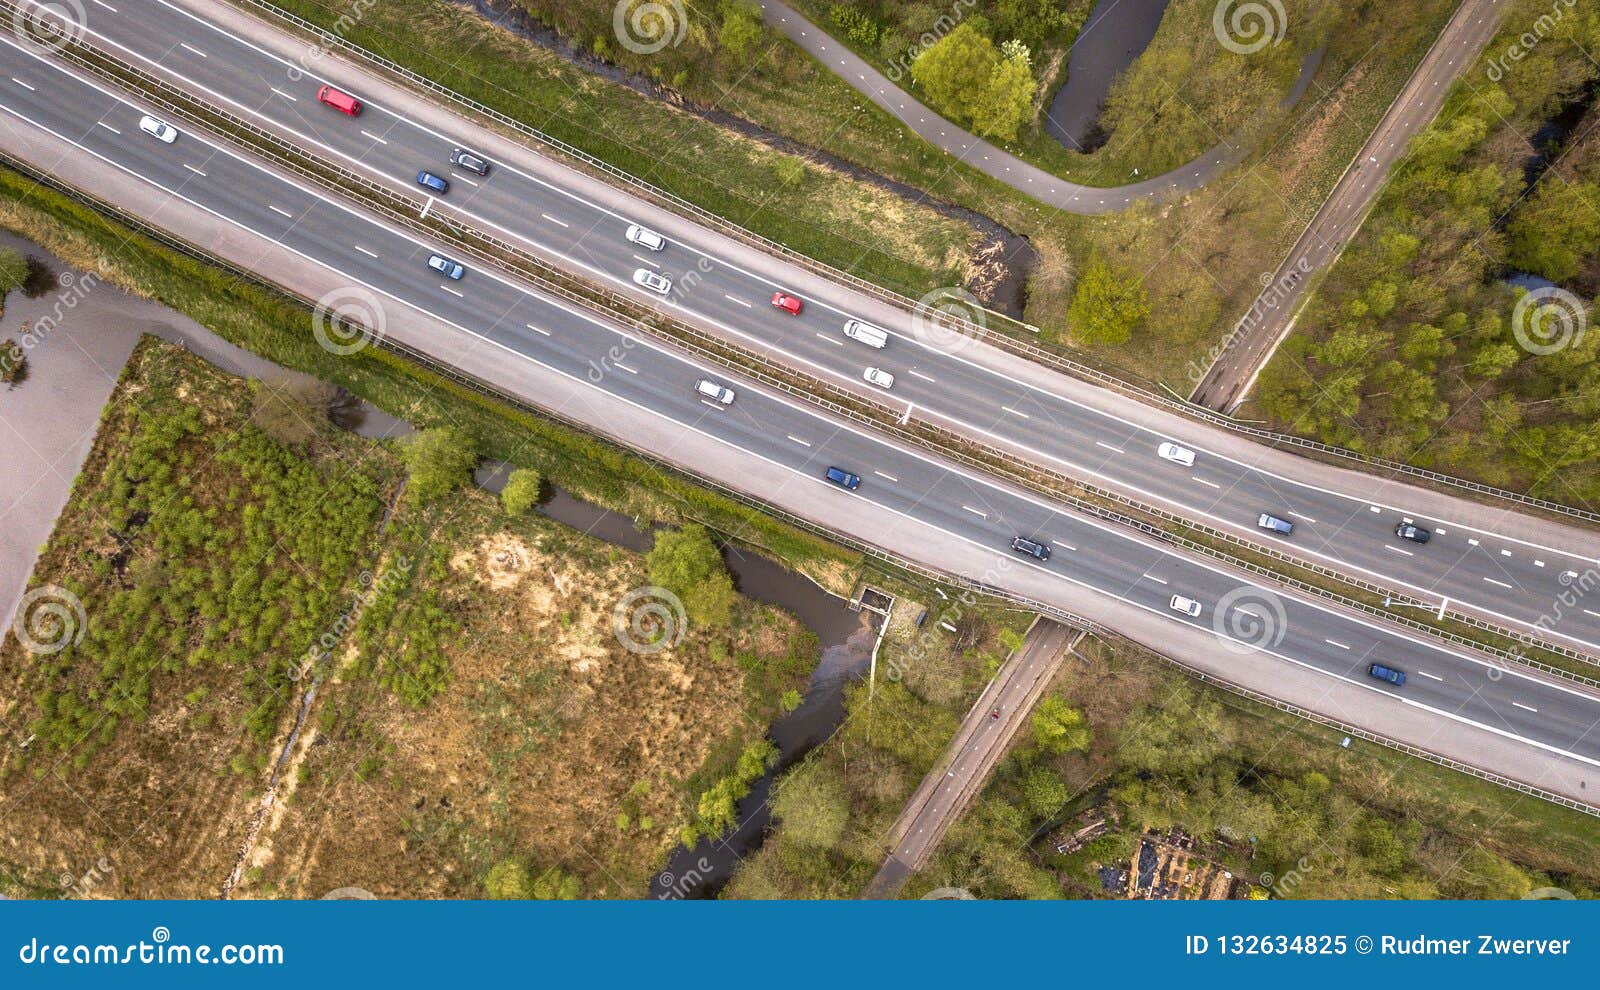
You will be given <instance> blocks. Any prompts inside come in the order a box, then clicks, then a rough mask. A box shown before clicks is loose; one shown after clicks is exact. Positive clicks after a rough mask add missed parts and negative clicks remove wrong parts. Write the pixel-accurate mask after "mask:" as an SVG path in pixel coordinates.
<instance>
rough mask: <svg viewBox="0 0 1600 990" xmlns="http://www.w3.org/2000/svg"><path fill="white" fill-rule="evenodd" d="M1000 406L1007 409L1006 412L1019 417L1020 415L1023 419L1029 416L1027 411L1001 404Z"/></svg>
mask: <svg viewBox="0 0 1600 990" xmlns="http://www.w3.org/2000/svg"><path fill="white" fill-rule="evenodd" d="M1000 408H1001V409H1003V410H1005V411H1006V412H1008V413H1010V414H1011V415H1013V416H1017V417H1019V418H1021V419H1027V418H1028V414H1027V413H1025V412H1019V411H1018V410H1016V409H1013V408H1011V407H1010V406H1001V407H1000Z"/></svg>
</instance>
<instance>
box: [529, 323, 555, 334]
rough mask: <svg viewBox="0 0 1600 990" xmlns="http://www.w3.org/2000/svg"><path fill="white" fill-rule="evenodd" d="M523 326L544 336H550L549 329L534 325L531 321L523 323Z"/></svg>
mask: <svg viewBox="0 0 1600 990" xmlns="http://www.w3.org/2000/svg"><path fill="white" fill-rule="evenodd" d="M523 326H525V327H527V328H528V329H529V330H532V331H533V332H534V333H542V334H544V335H545V336H546V337H548V336H550V331H548V330H546V329H544V328H542V327H536V326H534V325H533V324H532V323H524V324H523Z"/></svg>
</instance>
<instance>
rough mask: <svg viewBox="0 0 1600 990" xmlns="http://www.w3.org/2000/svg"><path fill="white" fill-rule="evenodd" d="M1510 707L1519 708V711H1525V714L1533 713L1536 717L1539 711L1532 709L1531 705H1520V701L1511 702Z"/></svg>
mask: <svg viewBox="0 0 1600 990" xmlns="http://www.w3.org/2000/svg"><path fill="white" fill-rule="evenodd" d="M1511 707H1512V708H1520V709H1522V710H1523V711H1525V712H1533V713H1534V714H1535V715H1537V714H1539V709H1537V708H1534V707H1533V706H1531V705H1524V704H1523V703H1522V702H1520V701H1513V702H1512V703H1511Z"/></svg>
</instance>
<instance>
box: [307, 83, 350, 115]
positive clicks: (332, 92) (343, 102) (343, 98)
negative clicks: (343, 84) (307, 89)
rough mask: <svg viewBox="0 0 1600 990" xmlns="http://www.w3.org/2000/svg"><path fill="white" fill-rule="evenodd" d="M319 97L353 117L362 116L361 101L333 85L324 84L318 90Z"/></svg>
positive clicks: (320, 99)
mask: <svg viewBox="0 0 1600 990" xmlns="http://www.w3.org/2000/svg"><path fill="white" fill-rule="evenodd" d="M317 99H318V100H319V101H321V102H323V103H326V104H327V105H328V106H330V107H333V108H334V109H335V110H338V111H339V112H341V113H347V114H349V115H350V116H352V117H359V116H361V101H360V100H358V99H356V98H355V97H353V96H351V95H350V94H349V93H342V92H340V91H339V90H337V89H334V88H333V87H332V86H324V87H322V88H321V89H319V90H317Z"/></svg>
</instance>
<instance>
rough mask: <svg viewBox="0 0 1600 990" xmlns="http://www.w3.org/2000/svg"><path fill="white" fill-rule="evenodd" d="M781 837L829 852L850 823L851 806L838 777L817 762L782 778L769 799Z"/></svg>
mask: <svg viewBox="0 0 1600 990" xmlns="http://www.w3.org/2000/svg"><path fill="white" fill-rule="evenodd" d="M772 814H773V815H774V816H775V817H776V818H777V819H778V820H779V821H781V822H782V823H783V837H784V839H785V840H787V841H790V842H797V843H799V844H800V845H803V846H809V847H811V848H814V849H832V848H834V847H835V846H837V845H838V844H839V839H840V837H841V836H843V835H844V829H845V825H846V824H848V823H849V821H850V803H849V800H848V798H847V797H846V796H845V792H844V784H843V783H842V782H841V781H840V779H839V775H838V774H837V773H834V772H833V771H832V770H830V769H829V768H828V767H826V766H824V765H823V764H822V763H820V762H818V761H816V760H809V761H807V762H805V763H802V764H801V765H800V766H798V767H795V768H794V769H793V770H791V771H789V773H788V774H787V775H785V776H784V778H783V781H782V783H780V784H779V785H778V790H777V794H776V795H775V796H774V797H773V799H772Z"/></svg>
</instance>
